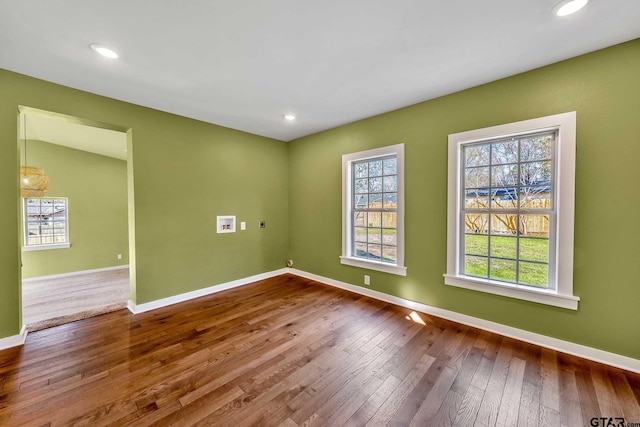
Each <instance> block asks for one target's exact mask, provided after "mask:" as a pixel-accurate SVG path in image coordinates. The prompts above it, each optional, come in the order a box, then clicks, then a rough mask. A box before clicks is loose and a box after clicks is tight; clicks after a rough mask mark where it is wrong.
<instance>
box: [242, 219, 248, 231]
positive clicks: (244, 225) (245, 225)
mask: <svg viewBox="0 0 640 427" xmlns="http://www.w3.org/2000/svg"><path fill="white" fill-rule="evenodd" d="M246 229H247V223H246V222H244V221H242V222H241V223H240V230H246Z"/></svg>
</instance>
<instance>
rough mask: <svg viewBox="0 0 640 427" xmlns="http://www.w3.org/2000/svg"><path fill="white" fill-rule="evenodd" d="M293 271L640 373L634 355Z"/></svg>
mask: <svg viewBox="0 0 640 427" xmlns="http://www.w3.org/2000/svg"><path fill="white" fill-rule="evenodd" d="M285 270H287V271H288V272H289V273H291V274H295V275H297V276H300V277H304V278H307V279H311V280H315V281H317V282H320V283H324V284H326V285H330V286H335V287H336V288H340V289H344V290H347V291H351V292H354V293H357V294H360V295H365V296H368V297H371V298H375V299H378V300H381V301H385V302H389V303H392V304H396V305H399V306H401V307H406V308H409V309H411V310H415V311H420V312H422V313H426V314H430V315H433V316H437V317H441V318H443V319H447V320H451V321H454V322H457V323H462V324H464V325H468V326H473V327H475V328H478V329H483V330H486V331H489V332H494V333H496V334H499V335H503V336H506V337H509V338H515V339H517V340H520V341H525V342H528V343H531V344H535V345H539V346H541V347H546V348H550V349H552V350H557V351H560V352H562V353H567V354H571V355H573V356H578V357H582V358H584V359H589V360H593V361H595V362H599V363H604V364H606V365H610V366H615V367H616V368H621V369H625V370H627V371H631V372H636V373H640V360H638V359H633V358H631V357H627V356H622V355H619V354H615V353H610V352H608V351H604V350H599V349H597V348H593V347H587V346H585V345H581V344H575V343H572V342H569V341H564V340H561V339H557V338H552V337H548V336H546V335H541V334H537V333H534V332H529V331H525V330H523V329H518V328H514V327H512V326H506V325H503V324H500V323H496V322H491V321H489V320H484V319H479V318H477V317H472V316H467V315H466V314H461V313H457V312H455V311H450V310H445V309H442V308H437V307H432V306H430V305H426V304H422V303H419V302H415V301H411V300H407V299H404V298H400V297H396V296H393V295H389V294H385V293H382V292H378V291H374V290H372V289H367V288H363V287H361V286H355V285H351V284H349V283H345V282H340V281H338V280H334V279H329V278H328V277H323V276H318V275H317V274H313V273H307V272H306V271H302V270H297V269H295V268H291V269H285Z"/></svg>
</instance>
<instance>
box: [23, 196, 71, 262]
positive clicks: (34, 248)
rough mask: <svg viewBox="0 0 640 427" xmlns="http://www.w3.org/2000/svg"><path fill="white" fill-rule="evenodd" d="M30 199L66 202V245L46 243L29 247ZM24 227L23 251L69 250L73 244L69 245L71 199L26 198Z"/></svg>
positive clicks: (24, 202) (24, 203)
mask: <svg viewBox="0 0 640 427" xmlns="http://www.w3.org/2000/svg"><path fill="white" fill-rule="evenodd" d="M29 199H47V200H64V205H65V242H64V243H44V244H36V245H28V244H27V239H28V237H29V236H28V233H29V230H28V227H27V222H28V217H27V214H28V211H27V201H28V200H29ZM22 226H23V235H24V238H23V246H22V250H23V251H42V250H47V249H67V248H70V247H71V243H69V199H68V198H66V197H24V198H23V199H22Z"/></svg>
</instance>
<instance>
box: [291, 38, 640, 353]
mask: <svg viewBox="0 0 640 427" xmlns="http://www.w3.org/2000/svg"><path fill="white" fill-rule="evenodd" d="M470 72H473V70H470ZM574 110H575V111H577V163H576V169H577V171H576V217H575V264H574V294H575V295H577V296H579V297H580V298H581V301H580V303H579V309H578V311H572V310H566V309H561V308H556V307H550V306H546V305H541V304H536V303H530V302H526V301H521V300H516V299H511V298H506V297H500V296H495V295H489V294H485V293H481V292H476V291H471V290H466V289H461V288H456V287H451V286H445V285H444V280H443V277H442V275H443V274H444V273H445V271H446V243H447V242H446V228H447V217H446V216H447V136H448V135H449V134H451V133H456V132H461V131H466V130H471V129H477V128H482V127H487V126H493V125H498V124H504V123H509V122H514V121H518V120H525V119H531V118H536V117H541V116H546V115H551V114H556V113H562V112H567V111H574ZM639 138H640V40H635V41H632V42H628V43H625V44H622V45H618V46H614V47H611V48H608V49H604V50H601V51H597V52H594V53H590V54H587V55H584V56H581V57H577V58H574V59H571V60H567V61H564V62H561V63H558V64H554V65H551V66H547V67H544V68H540V69H537V70H533V71H531V72H527V73H524V74H520V75H516V76H513V77H510V78H506V79H503V80H500V81H496V82H493V83H489V84H486V85H482V86H478V87H475V88H472V89H468V90H465V91H462V92H458V93H455V94H452V95H449V96H445V97H442V98H438V99H434V100H431V101H427V102H423V103H420V104H417V105H413V106H411V107H407V108H404V109H401V110H397V111H393V112H390V113H387V114H383V115H380V116H376V117H373V118H369V119H366V120H362V121H358V122H356V123H352V124H348V125H345V126H342V127H339V128H335V129H332V130H329V131H325V132H322V133H319V134H315V135H311V136H308V137H305V138H301V139H298V140H296V141H293V142H292V143H291V144H290V146H289V162H290V172H289V183H290V192H289V203H290V206H291V211H290V221H291V226H290V231H289V236H290V249H289V256H290V257H291V258H292V259H293V260H294V261H295V265H296V267H297V268H299V269H301V270H304V271H308V272H311V273H316V274H319V275H322V276H326V277H330V278H332V279H336V280H340V281H344V282H347V283H352V284H355V285H362V283H363V275H364V274H369V275H370V276H371V287H370V288H371V289H374V290H377V291H381V292H385V293H388V294H391V295H395V296H398V297H402V298H406V299H409V300H413V301H418V302H421V303H424V304H428V305H432V306H435V307H440V308H444V309H447V310H452V311H455V312H459V313H463V314H467V315H470V316H475V317H478V318H482V319H487V320H490V321H494V322H498V323H502V324H505V325H509V326H513V327H516V328H521V329H524V330H528V331H532V332H536V333H539V334H543V335H547V336H551V337H555V338H559V339H563V340H567V341H571V342H575V343H579V344H583V345H587V346H590V347H594V348H599V349H602V350H606V351H610V352H614V353H618V354H621V355H625V356H629V357H633V358H636V359H640V340H638V339H636V337H637V336H638V332H637V325H638V301H640V286H638V283H639V282H638V277H640V262H638V253H639V250H638V248H639V244H640V243H639V242H640V227H639V226H638V215H639V212H640V197H639V194H640V193H639V192H638V182H640V168H639V167H638V161H639V160H640V141H639ZM400 142H404V143H405V150H406V151H405V156H406V161H405V186H406V192H405V201H406V212H405V228H406V243H405V264H406V266H407V273H408V274H407V276H406V277H400V276H394V275H390V274H385V273H379V272H375V271H369V270H364V269H360V268H355V267H350V266H344V265H341V264H340V261H339V259H338V257H339V255H340V253H341V155H342V154H345V153H351V152H356V151H361V150H366V149H370V148H374V147H380V146H386V145H390V144H397V143H400Z"/></svg>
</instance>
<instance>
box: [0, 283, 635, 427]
mask: <svg viewBox="0 0 640 427" xmlns="http://www.w3.org/2000/svg"><path fill="white" fill-rule="evenodd" d="M410 314H411V312H410V310H408V309H404V308H400V307H398V306H394V305H392V304H387V303H384V302H380V301H377V300H373V299H370V298H367V297H362V296H359V295H356V294H352V293H349V292H346V291H342V290H339V289H334V288H331V287H328V286H325V285H321V284H319V283H316V282H312V281H309V280H306V279H302V278H299V277H295V276H291V275H283V276H279V277H276V278H273V279H269V280H264V281H261V282H257V283H254V284H251V285H246V286H243V287H241V288H236V289H232V290H229V291H225V292H222V293H218V294H215V295H211V296H208V297H203V298H200V299H198V300H196V301H190V302H187V303H182V304H178V305H174V306H170V307H166V308H163V309H159V310H156V311H153V312H149V313H142V314H138V315H136V316H133V315H132V314H130V313H129V312H128V311H126V310H120V311H117V312H113V313H109V314H105V315H102V316H98V317H94V318H91V319H85V320H82V321H79V322H75V323H70V324H66V325H62V326H58V327H56V328H52V329H47V330H42V331H39V332H36V333H33V334H29V337H28V339H27V342H26V344H25V345H24V347H22V348H16V349H9V350H5V351H1V352H0V425H2V426H42V425H50V426H56V425H90V426H100V425H117V426H122V425H136V426H147V425H157V426H167V425H179V426H186V425H198V426H209V425H221V426H254V425H256V426H259V425H270V426H271V425H273V426H278V425H281V426H287V427H288V426H291V427H295V426H321V425H326V426H342V425H347V426H362V425H367V426H381V425H390V426H401V425H402V426H406V425H411V426H440V425H446V426H478V427H483V426H516V425H518V426H561V425H565V426H588V425H594V424H590V420H591V418H594V417H612V418H616V417H624V418H625V421H626V422H627V423H640V404H639V401H640V375H637V374H633V373H630V372H626V371H623V370H620V369H616V368H611V367H607V366H604V365H600V364H597V363H593V362H589V361H586V360H583V359H579V358H576V357H572V356H567V355H565V354H561V353H557V352H555V351H552V350H548V349H544V348H540V347H536V346H533V345H529V344H526V343H523V342H520V341H516V340H513V339H509V338H505V337H502V336H499V335H496V334H492V333H489V332H486V331H481V330H478V329H474V328H471V327H467V326H464V325H460V324H456V323H453V322H449V321H446V320H443V319H439V318H435V317H431V316H427V315H424V314H419V313H418V314H417V316H416V315H414V319H415V320H412V318H411V317H410ZM419 322H424V325H422V324H420V323H419ZM600 422H602V421H600ZM597 425H606V424H597ZM639 425H640V424H639Z"/></svg>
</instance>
